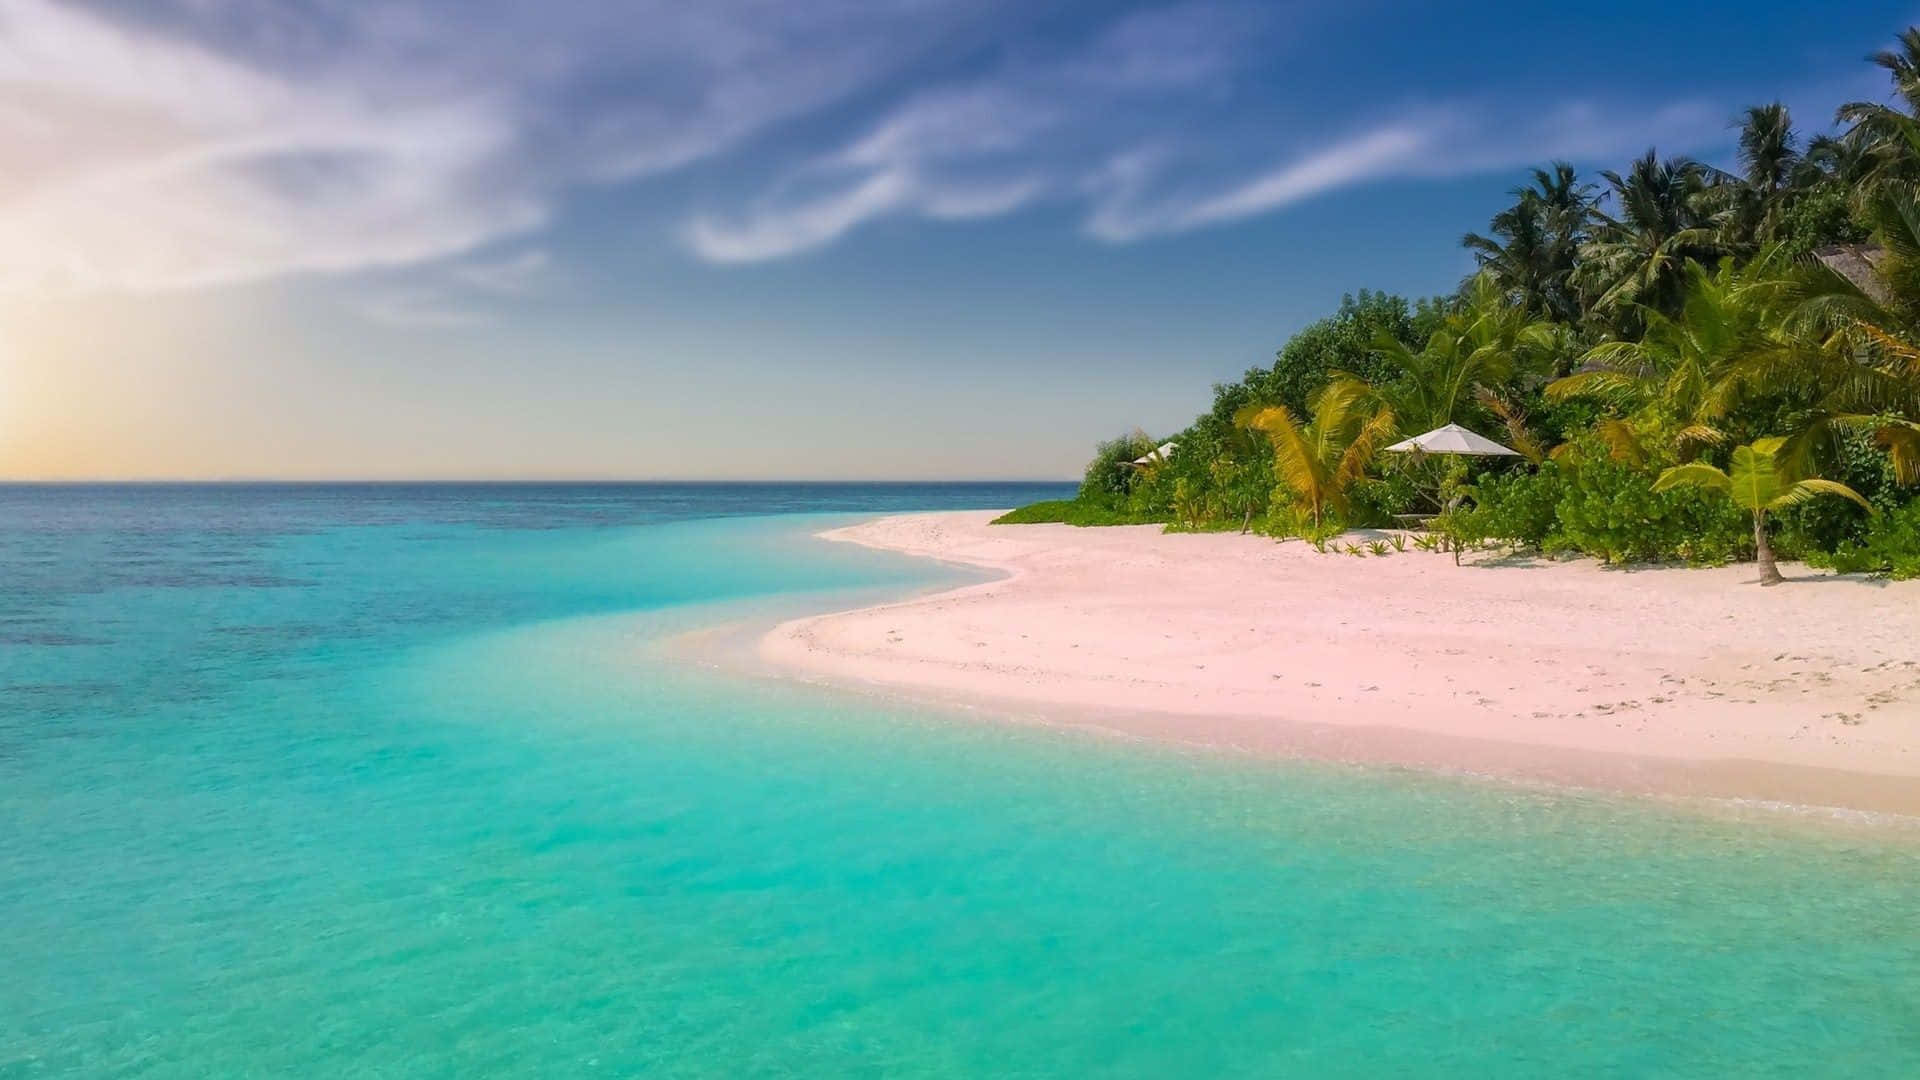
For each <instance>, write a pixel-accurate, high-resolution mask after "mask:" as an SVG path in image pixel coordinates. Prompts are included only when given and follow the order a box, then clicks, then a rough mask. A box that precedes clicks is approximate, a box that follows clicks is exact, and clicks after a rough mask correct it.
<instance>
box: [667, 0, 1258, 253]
mask: <svg viewBox="0 0 1920 1080" xmlns="http://www.w3.org/2000/svg"><path fill="white" fill-rule="evenodd" d="M1245 23H1246V17H1245V15H1244V13H1243V12H1242V11H1241V9H1237V8H1232V7H1227V6H1223V5H1218V4H1207V3H1193V4H1184V5H1179V6H1175V7H1170V8H1164V9H1159V10H1155V11H1148V12H1144V13H1136V14H1134V15H1131V16H1127V17H1124V18H1122V19H1120V20H1118V21H1117V22H1116V23H1114V24H1112V25H1110V26H1108V27H1106V28H1105V29H1104V30H1102V31H1100V32H1098V33H1096V34H1094V35H1093V36H1092V38H1091V39H1090V40H1088V41H1086V42H1084V43H1083V44H1082V45H1081V47H1080V48H1078V49H1072V50H1068V51H1066V52H1065V53H1063V54H1060V55H1053V56H1047V57H1033V56H1025V57H1020V58H1017V59H1013V60H1009V61H1007V62H1006V63H1005V64H1003V65H1001V66H1000V67H999V68H998V69H996V70H994V71H992V72H990V73H989V74H987V75H984V76H981V77H979V78H976V79H974V80H972V81H968V82H963V83H958V84H953V85H947V86H939V87H934V88H930V89H925V90H922V91H920V92H918V93H916V94H914V95H913V96H911V97H909V98H908V99H906V100H905V101H904V102H902V103H901V104H899V105H897V106H895V107H894V108H892V109H890V110H888V111H886V112H885V113H884V114H883V115H882V116H881V117H880V118H879V119H878V120H877V121H876V122H874V123H873V124H872V125H871V126H870V127H869V128H868V129H867V130H866V131H865V132H864V133H863V134H861V135H859V136H857V137H855V138H853V139H852V140H851V141H850V142H848V143H847V144H846V145H844V146H843V147H842V148H841V149H839V150H836V151H832V152H828V153H825V154H820V155H817V156H814V157H812V158H810V159H808V160H805V161H803V162H801V163H800V164H799V165H797V166H796V167H794V168H793V169H791V170H789V171H788V172H786V173H784V174H782V175H780V176H778V177H777V178H776V179H775V181H774V183H773V185H772V187H771V188H770V190H768V191H767V192H765V193H763V194H761V195H759V196H758V197H757V198H756V199H755V201H754V202H753V203H752V204H751V205H750V206H749V207H748V208H746V209H745V210H744V211H742V212H739V213H735V214H732V215H722V214H714V213H706V214H702V215H699V216H697V217H696V218H695V219H694V220H693V221H692V222H691V224H689V225H688V227H687V228H686V229H685V231H684V237H685V239H686V242H687V244H688V246H689V247H690V248H691V249H692V250H693V251H694V253H695V254H697V255H699V256H700V257H702V258H704V259H708V260H710V261H714V262H752V261H759V260H764V259H774V258H783V257H787V256H791V255H796V254H800V253H802V252H806V251H810V250H813V249H816V248H819V247H822V246H824V245H826V244H829V243H832V242H833V241H835V240H838V239H839V238H840V237H842V236H844V235H845V234H846V233H848V232H849V231H851V230H852V229H854V228H856V227H858V226H859V225H861V224H864V223H866V222H868V221H872V220H874V219H877V218H881V217H885V216H888V215H915V216H920V217H925V218H933V219H938V220H961V219H973V218H985V217H994V216H998V215H1001V214H1006V213H1010V212H1012V211H1015V210H1018V209H1020V208H1022V207H1025V206H1028V205H1031V204H1032V203H1034V202H1036V201H1039V200H1042V199H1046V198H1048V197H1051V196H1057V195H1061V194H1063V193H1065V192H1067V191H1069V190H1070V189H1071V188H1072V187H1073V186H1074V184H1075V183H1076V182H1077V177H1078V174H1079V173H1080V171H1081V170H1082V169H1083V166H1082V165H1081V162H1082V161H1083V160H1085V159H1086V157H1087V156H1088V155H1089V154H1090V153H1097V152H1098V151H1099V150H1100V149H1101V147H1102V146H1103V145H1105V144H1106V143H1107V142H1109V141H1110V140H1112V139H1114V138H1117V137H1123V136H1124V135H1125V133H1127V132H1129V131H1132V130H1137V129H1142V128H1151V127H1152V126H1154V125H1155V124H1157V123H1159V122H1162V121H1163V120H1164V119H1165V113H1166V111H1167V109H1168V107H1169V105H1175V106H1177V105H1179V104H1183V103H1186V102H1188V101H1190V100H1192V99H1195V98H1208V97H1210V96H1211V95H1213V94H1215V93H1216V92H1217V91H1218V89H1219V87H1220V85H1221V83H1222V81H1223V80H1224V79H1225V78H1226V77H1227V75H1228V73H1229V72H1230V71H1231V70H1232V69H1233V67H1234V66H1235V65H1236V63H1238V61H1239V60H1240V59H1242V58H1243V54H1244V51H1245V50H1244V48H1243V47H1242V43H1241V42H1240V41H1238V40H1237V38H1236V34H1237V33H1238V32H1240V31H1242V30H1244V28H1245ZM796 193H799V194H796Z"/></svg>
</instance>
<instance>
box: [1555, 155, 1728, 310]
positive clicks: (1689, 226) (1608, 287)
mask: <svg viewBox="0 0 1920 1080" xmlns="http://www.w3.org/2000/svg"><path fill="white" fill-rule="evenodd" d="M1718 175H1719V174H1717V173H1715V172H1714V171H1713V170H1710V169H1708V168H1707V167H1706V166H1704V165H1701V164H1700V163H1699V162H1696V161H1693V160H1691V159H1688V158H1668V159H1667V160H1666V161H1661V160H1660V159H1659V157H1658V155H1657V154H1656V153H1655V152H1654V151H1652V150H1649V151H1647V152H1646V153H1645V154H1644V155H1642V156H1641V157H1640V158H1639V159H1638V160H1636V161H1635V162H1634V163H1633V165H1632V167H1631V168H1629V169H1628V170H1627V172H1626V173H1625V175H1622V174H1620V173H1616V172H1604V173H1601V176H1603V177H1605V178H1606V181H1607V187H1608V198H1609V200H1610V205H1611V207H1612V211H1613V213H1611V214H1609V213H1606V212H1604V211H1600V210H1596V211H1594V221H1595V226H1594V235H1593V239H1591V240H1590V241H1588V243H1587V244H1586V245H1585V246H1584V247H1583V248H1581V252H1580V255H1581V260H1582V262H1581V266H1580V270H1579V273H1578V275H1577V276H1578V277H1579V278H1580V279H1581V284H1584V285H1585V286H1586V287H1587V288H1589V289H1591V290H1592V291H1593V292H1594V293H1595V294H1596V299H1595V300H1594V303H1593V305H1592V307H1593V310H1594V311H1595V312H1596V313H1597V314H1600V315H1602V316H1604V317H1608V318H1611V319H1613V320H1615V321H1616V323H1617V324H1618V325H1619V327H1620V328H1621V329H1625V330H1629V331H1630V330H1632V329H1636V328H1637V327H1635V326H1634V325H1633V323H1634V320H1635V319H1636V317H1637V314H1638V312H1637V310H1636V309H1637V308H1644V309H1651V310H1654V311H1663V312H1671V311H1672V310H1673V309H1674V308H1675V307H1677V306H1678V302H1679V298H1680V293H1681V290H1682V284H1683V282H1682V271H1683V269H1684V268H1685V266H1686V264H1687V261H1688V260H1689V259H1692V260H1694V261H1696V262H1712V261H1714V260H1715V259H1717V258H1718V257H1719V256H1720V254H1721V253H1722V252H1721V247H1720V244H1719V243H1718V241H1717V239H1716V237H1715V235H1714V228H1713V220H1712V217H1711V214H1710V213H1709V212H1708V210H1709V207H1708V206H1707V205H1706V203H1707V201H1708V200H1706V199H1703V198H1702V196H1703V195H1704V194H1705V193H1706V191H1707V189H1708V187H1709V185H1710V183H1711V182H1712V181H1714V180H1715V179H1716V178H1717V177H1718ZM1622 336H1628V335H1622Z"/></svg>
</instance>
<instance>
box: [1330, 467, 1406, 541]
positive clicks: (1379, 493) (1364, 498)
mask: <svg viewBox="0 0 1920 1080" xmlns="http://www.w3.org/2000/svg"><path fill="white" fill-rule="evenodd" d="M1347 499H1348V501H1349V503H1350V504H1351V505H1350V508H1349V513H1348V517H1349V519H1350V521H1349V524H1351V525H1353V526H1354V527H1356V528H1363V529H1385V528H1391V527H1393V526H1394V525H1397V524H1399V522H1398V521H1397V520H1395V515H1397V514H1410V513H1413V511H1414V507H1415V506H1416V505H1417V504H1418V503H1419V502H1420V492H1419V490H1418V488H1416V487H1415V484H1414V479H1413V477H1411V476H1409V475H1408V474H1407V473H1405V472H1403V471H1399V470H1390V471H1388V472H1387V473H1386V474H1385V475H1383V476H1380V477H1378V478H1375V477H1368V478H1367V479H1365V480H1359V481H1355V483H1354V485H1353V488H1352V490H1350V491H1348V492H1347Z"/></svg>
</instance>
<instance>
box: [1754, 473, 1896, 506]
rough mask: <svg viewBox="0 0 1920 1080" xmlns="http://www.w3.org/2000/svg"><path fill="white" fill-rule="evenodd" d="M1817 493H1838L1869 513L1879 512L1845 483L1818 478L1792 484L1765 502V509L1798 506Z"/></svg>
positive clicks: (1817, 494)
mask: <svg viewBox="0 0 1920 1080" xmlns="http://www.w3.org/2000/svg"><path fill="white" fill-rule="evenodd" d="M1819 495H1838V496H1839V497H1841V498H1843V499H1847V500H1849V501H1851V502H1856V503H1859V504H1860V505H1861V506H1862V507H1865V508H1866V511H1867V513H1869V514H1876V513H1879V511H1877V510H1875V509H1874V507H1873V504H1872V503H1870V502H1868V501H1867V500H1866V498H1865V497H1864V496H1862V495H1861V494H1860V493H1859V492H1857V491H1855V490H1853V489H1852V488H1850V487H1848V486H1847V485H1845V484H1842V483H1840V482H1839V481H1838V480H1820V479H1817V478H1815V479H1807V480H1801V481H1799V482H1798V483H1796V484H1794V485H1793V486H1792V487H1790V488H1788V489H1787V490H1786V491H1784V492H1782V493H1781V494H1780V495H1779V496H1778V497H1776V498H1774V499H1773V500H1772V501H1771V502H1769V503H1767V509H1769V510H1784V509H1786V508H1787V507H1789V506H1798V505H1799V504H1801V503H1803V502H1806V501H1807V500H1809V499H1812V498H1814V497H1816V496H1819Z"/></svg>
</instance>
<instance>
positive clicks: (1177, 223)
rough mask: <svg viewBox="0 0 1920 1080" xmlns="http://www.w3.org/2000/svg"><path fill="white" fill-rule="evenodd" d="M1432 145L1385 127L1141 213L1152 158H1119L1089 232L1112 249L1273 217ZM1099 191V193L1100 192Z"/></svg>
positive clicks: (1422, 135) (1404, 162) (1413, 132)
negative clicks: (1267, 215)
mask: <svg viewBox="0 0 1920 1080" xmlns="http://www.w3.org/2000/svg"><path fill="white" fill-rule="evenodd" d="M1430 143H1431V135H1430V134H1429V133H1427V132H1423V131H1420V130H1417V129H1414V128H1412V127H1401V126H1396V127H1388V128H1383V129H1381V130H1378V131H1373V132H1369V133H1367V134H1364V135H1360V136H1357V137H1354V138H1351V139H1347V140H1344V141H1342V142H1338V143H1335V144H1334V145H1333V146H1330V147H1328V148H1326V149H1324V150H1320V151H1316V152H1314V153H1311V154H1308V155H1306V156H1305V157H1302V158H1299V159H1297V160H1294V161H1290V162H1287V163H1286V164H1284V165H1281V166H1278V167H1276V168H1273V169H1271V170H1269V171H1267V172H1263V173H1259V174H1256V175H1254V176H1252V177H1249V178H1247V179H1244V180H1240V181H1237V182H1235V183H1234V184H1233V185H1232V186H1230V187H1228V188H1226V189H1225V190H1221V191H1217V192H1213V193H1203V194H1200V195H1197V196H1196V195H1189V196H1187V197H1185V198H1177V197H1167V198H1163V199H1161V200H1159V201H1157V202H1153V203H1149V204H1145V205H1142V203H1141V199H1140V191H1141V190H1142V188H1143V187H1144V186H1145V184H1146V182H1147V180H1148V179H1150V177H1151V172H1152V160H1151V158H1147V157H1142V156H1139V155H1133V156H1122V157H1121V158H1120V159H1118V160H1117V161H1116V162H1115V163H1114V164H1113V165H1112V166H1111V167H1110V169H1109V176H1110V177H1111V181H1110V183H1109V184H1108V192H1109V193H1108V195H1107V197H1105V198H1103V199H1101V200H1100V201H1099V202H1098V203H1097V204H1096V206H1095V208H1094V211H1093V213H1092V215H1091V216H1090V217H1089V218H1088V220H1087V231H1088V232H1089V233H1091V234H1092V235H1094V236H1096V237H1098V238H1100V239H1102V240H1107V241H1111V242H1114V243H1125V242H1127V241H1130V240H1137V239H1139V238H1140V237H1143V236H1148V235H1152V234H1154V233H1168V232H1183V231H1186V230H1188V229H1197V228H1201V227H1203V226H1207V225H1218V224H1222V223H1224V222H1229V221H1238V220H1240V219H1242V218H1249V217H1253V216H1255V215H1258V214H1265V213H1271V212H1272V211H1275V210H1279V209H1281V208H1283V207H1286V206H1291V205H1293V204H1294V203H1297V202H1299V201H1301V200H1303V199H1307V198H1311V197H1312V196H1315V195H1319V194H1321V193H1323V192H1326V191H1330V190H1332V189H1334V188H1338V187H1344V186H1346V185H1349V184H1354V183H1358V182H1361V181H1363V180H1370V179H1375V178H1377V177H1380V176H1382V175H1385V174H1387V173H1389V172H1392V171H1394V170H1397V169H1405V168H1407V167H1408V166H1410V165H1411V164H1412V163H1413V162H1414V161H1415V159H1416V156H1417V155H1418V154H1419V153H1420V152H1421V151H1422V150H1424V149H1425V148H1426V147H1427V146H1429V145H1430ZM1096 186H1097V185H1096Z"/></svg>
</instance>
